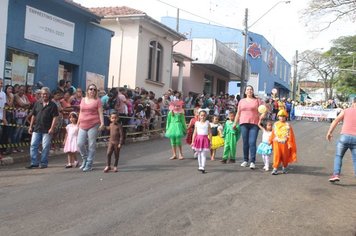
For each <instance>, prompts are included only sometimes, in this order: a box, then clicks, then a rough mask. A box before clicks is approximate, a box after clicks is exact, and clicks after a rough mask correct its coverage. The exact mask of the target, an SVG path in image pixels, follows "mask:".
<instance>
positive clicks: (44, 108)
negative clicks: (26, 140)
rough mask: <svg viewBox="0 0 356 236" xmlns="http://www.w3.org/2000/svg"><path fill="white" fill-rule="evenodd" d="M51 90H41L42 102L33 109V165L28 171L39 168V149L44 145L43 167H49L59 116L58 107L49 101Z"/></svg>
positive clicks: (42, 154)
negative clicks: (50, 152)
mask: <svg viewBox="0 0 356 236" xmlns="http://www.w3.org/2000/svg"><path fill="white" fill-rule="evenodd" d="M49 96H50V90H49V88H48V87H43V88H42V89H41V97H42V100H41V101H37V102H36V103H35V105H34V107H33V109H32V116H31V122H30V126H29V128H28V133H29V134H30V135H32V137H31V146H30V156H31V164H30V165H29V166H27V168H28V169H32V168H38V167H39V166H40V165H39V161H38V159H37V157H38V148H39V145H40V144H42V153H41V162H40V163H41V166H40V168H41V169H43V168H47V167H48V154H49V149H50V148H51V140H52V135H53V133H54V131H55V129H56V123H57V118H58V116H59V112H58V108H57V105H56V104H55V103H54V102H52V101H51V100H50V99H49Z"/></svg>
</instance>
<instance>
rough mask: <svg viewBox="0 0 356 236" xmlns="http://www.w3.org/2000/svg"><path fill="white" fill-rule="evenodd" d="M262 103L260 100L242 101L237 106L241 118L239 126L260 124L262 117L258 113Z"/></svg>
mask: <svg viewBox="0 0 356 236" xmlns="http://www.w3.org/2000/svg"><path fill="white" fill-rule="evenodd" d="M261 104H262V102H261V100H260V99H252V100H250V101H247V99H246V98H243V99H241V100H240V102H239V105H238V106H237V112H238V114H239V115H240V116H239V124H255V125H257V124H258V121H259V120H260V116H259V113H258V106H259V105H261Z"/></svg>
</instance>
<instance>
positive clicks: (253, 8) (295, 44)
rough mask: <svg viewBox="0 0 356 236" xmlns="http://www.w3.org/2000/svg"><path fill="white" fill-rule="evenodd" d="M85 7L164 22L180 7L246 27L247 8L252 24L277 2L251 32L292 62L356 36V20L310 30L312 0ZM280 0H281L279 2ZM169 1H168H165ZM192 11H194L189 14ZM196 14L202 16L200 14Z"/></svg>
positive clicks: (133, 0)
mask: <svg viewBox="0 0 356 236" xmlns="http://www.w3.org/2000/svg"><path fill="white" fill-rule="evenodd" d="M74 1H75V2H77V3H80V4H81V5H83V6H85V7H104V6H106V7H108V6H128V7H131V8H135V9H138V10H141V11H144V12H145V13H146V14H148V15H149V16H151V17H153V18H155V19H156V20H158V21H160V18H161V17H162V16H174V17H175V16H176V12H177V11H176V8H174V7H172V6H175V7H179V8H180V9H182V10H181V11H180V17H181V18H184V19H190V20H195V21H200V22H205V23H209V21H208V20H207V19H210V23H211V24H218V25H223V26H227V27H232V28H237V29H243V21H244V15H245V8H248V10H249V18H248V21H249V24H248V25H251V24H253V23H254V22H255V21H256V20H257V19H258V18H259V17H261V16H262V15H263V14H264V13H266V12H267V11H268V10H269V9H271V7H273V6H274V5H275V4H277V5H276V6H275V7H274V8H273V9H272V10H271V11H270V12H268V13H267V14H266V15H265V16H263V17H262V18H261V19H260V20H259V21H258V22H257V23H256V24H255V25H253V26H252V27H251V28H250V31H252V32H255V33H258V34H261V35H263V36H264V37H265V38H266V39H267V40H268V41H269V42H270V43H271V44H272V45H273V46H274V47H275V48H276V49H277V50H278V51H279V52H280V53H281V54H282V56H283V57H285V59H286V60H287V61H289V62H291V61H292V59H293V56H294V55H295V51H296V50H298V51H299V52H302V51H304V50H313V49H316V48H324V50H325V49H328V48H329V47H330V46H331V44H330V41H331V40H333V39H336V38H338V37H340V36H350V35H356V26H355V23H351V22H347V21H339V22H338V23H337V24H334V25H332V26H331V27H330V28H329V29H327V30H325V31H323V32H322V33H318V34H316V33H310V32H309V31H308V28H307V27H306V24H305V22H304V21H303V20H302V19H301V14H300V11H301V10H302V9H303V8H305V7H306V6H307V3H308V2H309V0H294V1H293V0H292V1H291V2H290V3H289V4H286V3H284V2H282V1H278V0H179V1H176V0H162V1H161V0H74ZM278 2H280V3H278ZM165 3H168V4H169V5H172V6H169V5H168V4H165ZM183 10H186V11H189V12H190V13H192V14H189V13H186V12H184V11H183ZM195 15H199V16H201V17H202V18H200V17H197V16H195Z"/></svg>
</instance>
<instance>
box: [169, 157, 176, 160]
mask: <svg viewBox="0 0 356 236" xmlns="http://www.w3.org/2000/svg"><path fill="white" fill-rule="evenodd" d="M174 159H177V157H176V156H172V157H171V158H169V160H174Z"/></svg>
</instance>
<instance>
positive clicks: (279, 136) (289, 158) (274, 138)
mask: <svg viewBox="0 0 356 236" xmlns="http://www.w3.org/2000/svg"><path fill="white" fill-rule="evenodd" d="M277 117H278V120H279V121H277V122H276V123H274V125H273V129H272V134H271V137H270V139H269V143H272V149H273V170H272V175H278V171H277V170H278V167H279V165H280V164H281V163H282V172H283V174H286V173H287V167H288V164H289V163H292V162H296V161H297V145H296V142H295V137H294V131H293V128H292V126H291V125H290V124H289V123H287V122H286V120H287V117H288V114H287V112H286V111H285V110H280V111H279V112H278V114H277Z"/></svg>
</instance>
